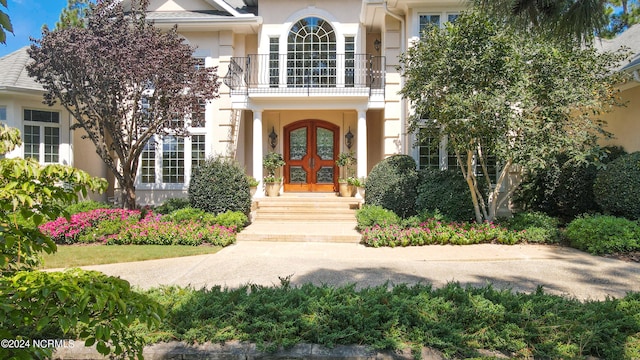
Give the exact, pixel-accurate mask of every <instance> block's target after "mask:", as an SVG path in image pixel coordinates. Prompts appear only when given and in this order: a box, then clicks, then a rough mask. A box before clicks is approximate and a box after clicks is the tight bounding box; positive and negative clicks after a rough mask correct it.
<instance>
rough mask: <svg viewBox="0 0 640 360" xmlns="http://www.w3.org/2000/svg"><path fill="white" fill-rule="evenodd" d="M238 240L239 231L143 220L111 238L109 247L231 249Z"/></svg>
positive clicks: (218, 227) (215, 226) (219, 227)
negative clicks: (204, 246)
mask: <svg viewBox="0 0 640 360" xmlns="http://www.w3.org/2000/svg"><path fill="white" fill-rule="evenodd" d="M235 241H236V233H235V228H228V227H225V226H220V225H212V226H203V225H202V224H200V223H196V222H183V223H179V224H176V223H173V222H168V221H141V222H138V223H136V224H133V225H131V226H128V227H126V228H124V229H122V230H121V231H120V232H119V233H116V234H113V235H110V236H108V237H107V244H109V245H190V246H198V245H202V244H204V243H207V244H210V245H219V246H227V245H230V244H233V243H234V242H235Z"/></svg>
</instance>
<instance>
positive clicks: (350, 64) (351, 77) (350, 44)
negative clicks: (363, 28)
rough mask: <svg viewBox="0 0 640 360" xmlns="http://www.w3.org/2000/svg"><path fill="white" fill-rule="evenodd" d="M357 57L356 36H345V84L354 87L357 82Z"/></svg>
mask: <svg viewBox="0 0 640 360" xmlns="http://www.w3.org/2000/svg"><path fill="white" fill-rule="evenodd" d="M355 59H356V38H355V37H353V36H345V37H344V86H346V87H353V86H354V84H355V71H356V70H355V68H356V64H355Z"/></svg>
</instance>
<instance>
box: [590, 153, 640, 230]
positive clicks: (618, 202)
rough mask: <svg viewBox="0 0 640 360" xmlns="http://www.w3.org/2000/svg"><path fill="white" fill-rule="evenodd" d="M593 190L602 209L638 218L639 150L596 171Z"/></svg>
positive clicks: (639, 206) (639, 190) (639, 191)
mask: <svg viewBox="0 0 640 360" xmlns="http://www.w3.org/2000/svg"><path fill="white" fill-rule="evenodd" d="M593 192H594V194H595V197H596V201H597V202H598V204H599V205H600V206H601V207H602V210H603V211H605V212H607V213H610V214H613V215H618V216H624V217H626V218H629V219H638V218H640V201H638V200H639V199H640V152H634V153H631V154H628V155H623V156H621V157H619V158H617V159H616V160H614V161H612V162H611V163H609V164H608V165H607V167H606V168H605V169H603V170H601V171H600V172H599V173H598V176H597V177H596V181H595V183H594V184H593Z"/></svg>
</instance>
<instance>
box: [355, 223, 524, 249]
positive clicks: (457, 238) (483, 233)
mask: <svg viewBox="0 0 640 360" xmlns="http://www.w3.org/2000/svg"><path fill="white" fill-rule="evenodd" d="M361 233H362V242H363V243H364V244H365V245H367V246H372V247H380V246H390V247H395V246H422V245H434V244H440V245H445V244H452V245H468V244H481V243H498V244H509V245H512V244H515V243H518V242H521V241H526V234H525V232H523V231H520V232H517V231H513V230H509V229H507V228H504V227H501V226H498V225H495V224H493V223H482V224H478V223H456V222H450V223H443V222H441V221H439V220H437V219H434V218H432V219H427V220H426V221H424V222H422V223H420V224H419V225H418V226H408V227H404V226H402V225H398V224H392V225H386V226H384V225H383V226H381V225H374V226H371V227H366V228H364V229H363V230H362V231H361Z"/></svg>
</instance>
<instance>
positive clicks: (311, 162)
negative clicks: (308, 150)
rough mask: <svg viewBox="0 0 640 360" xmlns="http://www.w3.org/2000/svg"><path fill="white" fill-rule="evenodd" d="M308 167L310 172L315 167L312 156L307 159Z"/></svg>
mask: <svg viewBox="0 0 640 360" xmlns="http://www.w3.org/2000/svg"><path fill="white" fill-rule="evenodd" d="M309 167H310V168H311V170H313V168H315V167H316V161H315V159H314V157H313V156H311V157H309Z"/></svg>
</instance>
